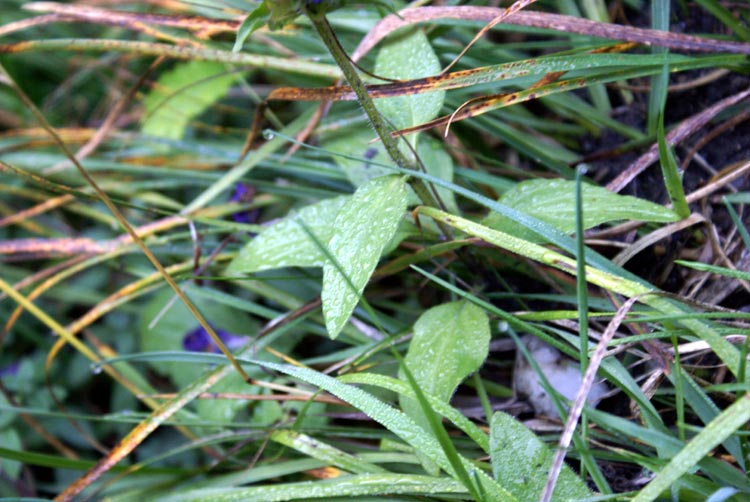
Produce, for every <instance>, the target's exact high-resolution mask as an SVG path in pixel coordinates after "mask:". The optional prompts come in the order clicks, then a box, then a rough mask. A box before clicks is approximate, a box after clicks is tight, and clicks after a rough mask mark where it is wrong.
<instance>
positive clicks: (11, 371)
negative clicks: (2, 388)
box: [0, 361, 21, 378]
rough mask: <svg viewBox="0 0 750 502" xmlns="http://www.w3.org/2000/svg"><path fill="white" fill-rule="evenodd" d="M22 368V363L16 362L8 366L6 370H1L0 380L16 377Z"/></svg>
mask: <svg viewBox="0 0 750 502" xmlns="http://www.w3.org/2000/svg"><path fill="white" fill-rule="evenodd" d="M20 367H21V363H20V362H18V361H16V362H14V363H10V364H9V365H8V366H5V367H4V368H0V378H3V377H7V376H16V375H17V374H18V369H19V368H20Z"/></svg>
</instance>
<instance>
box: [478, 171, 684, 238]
mask: <svg viewBox="0 0 750 502" xmlns="http://www.w3.org/2000/svg"><path fill="white" fill-rule="evenodd" d="M581 193H582V196H583V227H584V229H588V228H592V227H595V226H597V225H601V224H602V223H608V222H611V221H619V220H637V221H653V222H669V221H677V220H678V219H679V217H678V216H677V215H676V214H675V213H674V212H673V211H672V210H671V209H669V208H666V207H664V206H661V205H659V204H655V203H653V202H649V201H647V200H643V199H638V198H636V197H631V196H629V195H619V194H616V193H612V192H610V191H609V190H607V189H605V188H602V187H599V186H594V185H589V184H583V185H582V186H581ZM499 202H501V203H502V204H504V205H506V206H508V207H511V208H513V209H517V210H518V211H521V212H523V213H526V214H528V215H530V216H533V217H535V218H538V219H539V220H542V221H544V222H546V223H549V224H550V225H552V226H554V227H556V228H558V229H560V230H561V231H562V232H565V233H572V232H574V231H575V217H576V212H575V182H574V181H569V180H561V179H556V180H528V181H523V182H521V183H518V184H517V185H516V186H514V187H513V188H511V189H510V190H508V191H507V192H505V193H504V194H503V196H502V197H500V200H499ZM482 223H483V224H484V225H486V226H488V227H490V228H492V229H494V230H499V231H501V232H506V233H509V234H511V235H515V236H517V237H520V238H522V239H525V240H529V241H532V242H539V241H540V238H539V236H538V235H537V234H536V233H534V232H532V231H531V230H529V229H527V228H526V227H524V226H522V225H520V224H518V223H516V222H514V221H512V220H510V219H508V218H505V217H503V216H501V215H500V214H498V213H490V214H489V215H488V216H487V217H486V218H485V219H484V221H483V222H482Z"/></svg>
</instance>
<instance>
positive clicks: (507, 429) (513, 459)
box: [490, 412, 591, 500]
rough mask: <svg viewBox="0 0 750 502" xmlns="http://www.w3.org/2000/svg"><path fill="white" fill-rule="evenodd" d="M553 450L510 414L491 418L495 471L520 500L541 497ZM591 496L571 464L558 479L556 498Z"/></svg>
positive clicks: (499, 479)
mask: <svg viewBox="0 0 750 502" xmlns="http://www.w3.org/2000/svg"><path fill="white" fill-rule="evenodd" d="M553 455H554V454H553V452H552V450H551V449H550V448H548V447H547V445H546V444H544V443H543V442H542V441H540V440H539V438H537V437H536V435H535V434H534V433H533V432H531V431H530V430H529V429H527V428H526V426H524V425H523V424H521V423H520V422H519V421H517V420H516V419H515V418H513V417H512V416H510V415H507V414H505V413H502V412H497V413H495V414H494V415H493V416H492V421H491V422H490V458H491V460H492V472H493V473H494V475H495V479H496V480H498V481H499V482H500V483H501V484H502V485H503V487H504V488H506V489H507V490H508V491H510V492H511V493H512V494H513V495H515V496H516V498H518V500H539V497H540V495H541V494H542V490H544V484H545V483H546V482H547V473H548V472H549V469H550V467H551V466H552V457H553ZM590 496H591V492H590V491H589V489H588V488H587V487H586V484H585V483H584V482H583V480H582V479H581V478H579V477H578V476H576V475H575V473H574V472H573V471H572V470H571V469H570V467H568V466H567V465H564V466H563V469H562V472H560V477H559V478H558V480H557V485H556V486H555V491H554V493H553V495H552V500H580V499H584V498H587V497H590Z"/></svg>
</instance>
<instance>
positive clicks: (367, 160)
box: [325, 126, 458, 212]
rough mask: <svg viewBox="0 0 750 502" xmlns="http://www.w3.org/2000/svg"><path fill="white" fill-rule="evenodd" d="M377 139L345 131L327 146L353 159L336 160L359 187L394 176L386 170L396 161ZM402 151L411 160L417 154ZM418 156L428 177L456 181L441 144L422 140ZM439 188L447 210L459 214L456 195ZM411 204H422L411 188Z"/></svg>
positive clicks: (369, 134)
mask: <svg viewBox="0 0 750 502" xmlns="http://www.w3.org/2000/svg"><path fill="white" fill-rule="evenodd" d="M374 137H375V135H374V133H373V132H372V129H371V128H369V127H365V126H363V127H358V128H355V129H348V130H346V131H342V133H341V134H339V135H337V136H335V137H333V138H331V139H330V140H328V141H327V142H326V143H325V148H326V149H327V150H331V151H333V152H336V153H340V154H344V155H347V156H349V157H343V156H340V155H335V156H334V160H335V162H336V164H338V165H339V167H341V170H342V171H343V172H344V174H346V177H347V178H349V181H350V182H351V184H352V185H354V186H355V187H358V186H360V185H362V184H363V183H365V182H366V181H369V180H371V179H373V178H378V177H380V176H387V175H389V174H393V170H392V169H389V168H388V167H386V166H387V165H393V162H392V161H391V159H390V158H389V157H388V154H387V153H386V151H385V148H384V147H383V143H382V142H377V143H370V142H371V141H372V139H373V138H374ZM402 151H403V152H404V154H405V155H408V156H409V157H411V156H412V155H413V154H412V153H411V150H410V149H409V148H406V147H404V148H403V149H402ZM417 153H418V154H419V158H420V159H421V160H422V163H423V164H424V167H425V169H426V170H427V173H428V174H431V175H432V176H435V177H436V178H440V179H441V180H445V181H448V182H451V183H452V182H453V171H454V166H453V159H452V158H451V156H450V155H448V153H447V152H446V151H445V149H444V148H443V144H442V143H441V142H440V141H438V140H436V139H434V138H431V137H429V136H422V137H420V138H419V141H418V143H417ZM350 157H355V158H350ZM384 164H385V165H384ZM436 189H437V192H438V194H439V195H440V199H441V200H442V201H443V203H444V204H445V206H446V209H447V210H448V211H450V212H458V209H457V205H456V197H455V195H454V194H453V192H452V191H451V190H449V189H448V188H445V187H441V186H436ZM409 204H410V205H415V204H419V199H418V198H417V195H416V194H415V193H414V191H413V190H412V189H411V187H410V188H409Z"/></svg>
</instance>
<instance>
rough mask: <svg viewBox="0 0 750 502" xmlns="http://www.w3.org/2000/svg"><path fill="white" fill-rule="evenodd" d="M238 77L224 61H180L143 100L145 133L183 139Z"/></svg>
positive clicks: (163, 75) (162, 76)
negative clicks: (195, 120) (190, 126)
mask: <svg viewBox="0 0 750 502" xmlns="http://www.w3.org/2000/svg"><path fill="white" fill-rule="evenodd" d="M236 78H237V77H236V76H235V75H234V74H231V73H228V72H227V68H226V65H225V64H223V63H215V62H213V61H190V62H188V63H178V64H177V65H176V66H175V67H174V68H173V69H172V70H170V71H168V72H165V73H163V74H162V75H161V76H160V77H159V80H158V81H157V83H156V85H154V88H153V90H152V91H151V92H149V93H148V94H147V95H146V97H145V99H144V100H143V105H144V107H145V108H146V113H145V114H144V117H145V121H144V123H143V129H142V130H143V132H144V133H145V134H150V135H151V136H158V137H160V138H168V139H182V136H183V135H184V133H185V128H186V127H187V125H188V123H189V122H190V121H191V120H193V119H194V118H195V117H197V116H198V115H200V114H201V113H203V112H204V111H205V110H206V109H207V108H208V107H209V106H211V105H213V104H214V103H215V102H216V101H218V100H219V99H221V98H222V97H224V95H225V94H226V93H227V91H228V90H229V88H230V87H231V86H232V84H233V83H234V81H235V79H236Z"/></svg>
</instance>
